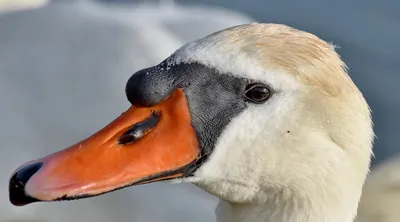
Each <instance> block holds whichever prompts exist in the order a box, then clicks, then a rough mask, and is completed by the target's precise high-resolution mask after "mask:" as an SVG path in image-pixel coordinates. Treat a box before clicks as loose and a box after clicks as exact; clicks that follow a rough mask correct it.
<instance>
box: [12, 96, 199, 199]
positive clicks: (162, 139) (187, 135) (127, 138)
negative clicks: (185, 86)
mask: <svg viewBox="0 0 400 222" xmlns="http://www.w3.org/2000/svg"><path fill="white" fill-rule="evenodd" d="M198 158H200V149H199V145H198V140H197V137H196V133H195V130H194V129H193V127H192V125H191V117H190V112H189V108H188V104H187V101H186V97H185V95H184V92H183V91H182V90H181V89H178V90H175V91H174V92H173V93H172V94H171V95H170V96H169V97H168V98H167V99H166V100H165V101H163V102H162V103H160V104H157V105H155V106H153V107H145V108H138V107H134V106H131V107H130V108H129V109H128V110H127V111H126V112H124V113H123V114H121V116H119V117H118V118H116V119H115V120H114V121H113V122H111V123H110V124H109V125H107V126H106V127H104V128H103V129H101V130H100V131H98V132H97V133H95V134H94V135H92V136H90V137H89V138H87V139H84V140H82V141H81V142H79V143H77V144H75V145H73V146H71V147H68V148H66V149H64V150H62V151H59V152H56V153H54V154H51V155H49V156H46V157H44V158H42V159H38V160H34V161H31V162H28V163H26V164H24V165H22V166H21V167H19V168H18V169H17V170H16V171H15V172H14V173H13V175H12V176H11V179H10V184H9V195H10V196H9V197H10V201H11V203H12V204H14V205H16V206H23V205H26V204H29V203H32V202H37V201H55V200H68V199H78V198H84V197H90V196H96V195H100V194H103V193H107V192H110V191H113V190H116V189H120V188H123V187H126V186H130V185H135V184H144V183H151V182H155V181H161V180H166V179H172V178H177V177H182V176H185V175H187V174H190V173H191V171H192V170H193V167H194V163H195V162H196V160H197V159H198Z"/></svg>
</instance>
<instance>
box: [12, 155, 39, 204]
mask: <svg viewBox="0 0 400 222" xmlns="http://www.w3.org/2000/svg"><path fill="white" fill-rule="evenodd" d="M42 166H43V163H41V162H37V163H33V164H30V165H27V166H24V167H22V168H21V169H19V170H18V171H17V172H15V173H14V175H12V177H11V179H10V184H9V187H8V189H9V193H10V201H11V203H12V204H14V205H17V206H21V205H25V204H28V203H32V202H36V201H37V200H36V199H34V198H32V197H30V196H29V195H27V194H26V193H25V185H26V183H27V182H28V181H29V179H30V178H31V177H32V176H33V175H34V174H35V173H37V172H38V171H39V170H40V168H42Z"/></svg>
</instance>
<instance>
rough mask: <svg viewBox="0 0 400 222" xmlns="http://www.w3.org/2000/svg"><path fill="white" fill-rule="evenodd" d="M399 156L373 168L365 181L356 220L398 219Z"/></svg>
mask: <svg viewBox="0 0 400 222" xmlns="http://www.w3.org/2000/svg"><path fill="white" fill-rule="evenodd" d="M399 206H400V156H399V155H396V156H393V157H391V158H389V159H388V160H385V161H384V162H383V163H380V164H379V165H378V166H376V167H375V168H373V170H372V172H371V174H370V175H369V176H368V177H367V180H366V181H365V185H364V189H363V193H362V195H361V200H360V204H359V210H358V215H357V220H356V221H357V222H398V221H399V219H400V212H399Z"/></svg>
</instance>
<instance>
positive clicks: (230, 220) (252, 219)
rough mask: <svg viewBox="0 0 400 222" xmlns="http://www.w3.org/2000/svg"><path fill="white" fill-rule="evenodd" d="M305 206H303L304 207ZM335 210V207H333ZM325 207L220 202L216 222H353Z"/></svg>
mask: <svg viewBox="0 0 400 222" xmlns="http://www.w3.org/2000/svg"><path fill="white" fill-rule="evenodd" d="M304 206H305V205H304ZM334 208H335V207H334ZM326 209H327V207H326V206H325V207H319V208H317V207H315V206H314V207H312V206H309V207H301V206H290V204H287V205H285V204H272V203H267V204H235V203H229V202H227V201H224V200H220V203H219V204H218V206H217V209H216V214H217V222H337V221H343V222H353V221H354V219H353V218H354V215H353V214H352V213H351V212H349V213H347V214H346V212H339V213H338V212H337V211H336V212H330V211H327V210H326Z"/></svg>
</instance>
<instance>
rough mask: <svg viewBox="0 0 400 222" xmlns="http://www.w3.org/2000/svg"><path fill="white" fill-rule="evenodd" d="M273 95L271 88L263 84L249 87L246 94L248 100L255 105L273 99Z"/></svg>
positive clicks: (254, 84)
mask: <svg viewBox="0 0 400 222" xmlns="http://www.w3.org/2000/svg"><path fill="white" fill-rule="evenodd" d="M271 94H272V93H271V90H270V88H269V87H268V86H266V85H264V84H261V83H253V84H250V85H248V86H247V87H246V91H245V92H244V95H245V97H246V99H247V100H248V101H250V102H253V103H263V102H265V101H267V100H268V99H269V98H270V97H271Z"/></svg>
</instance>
